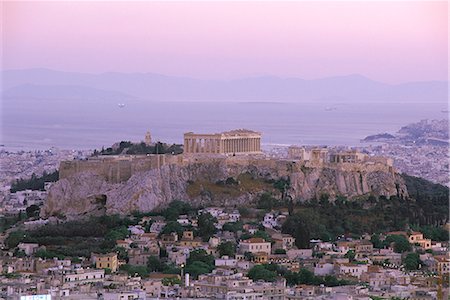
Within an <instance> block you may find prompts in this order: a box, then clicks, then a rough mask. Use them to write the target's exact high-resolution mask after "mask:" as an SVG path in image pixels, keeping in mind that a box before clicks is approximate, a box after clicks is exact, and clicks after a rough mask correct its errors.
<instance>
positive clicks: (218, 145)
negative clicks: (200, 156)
mask: <svg viewBox="0 0 450 300" xmlns="http://www.w3.org/2000/svg"><path fill="white" fill-rule="evenodd" d="M184 153H185V154H195V153H209V154H259V153H261V133H259V132H256V131H252V130H247V129H237V130H232V131H226V132H222V133H214V134H198V133H193V132H188V133H185V134H184Z"/></svg>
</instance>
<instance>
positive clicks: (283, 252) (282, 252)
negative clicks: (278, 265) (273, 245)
mask: <svg viewBox="0 0 450 300" xmlns="http://www.w3.org/2000/svg"><path fill="white" fill-rule="evenodd" d="M274 253H275V254H286V250H284V249H275V252H274Z"/></svg>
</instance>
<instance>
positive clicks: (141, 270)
mask: <svg viewBox="0 0 450 300" xmlns="http://www.w3.org/2000/svg"><path fill="white" fill-rule="evenodd" d="M119 270H121V271H125V272H127V273H128V275H130V276H140V277H148V270H147V267H145V266H133V265H129V264H125V265H121V266H120V267H119Z"/></svg>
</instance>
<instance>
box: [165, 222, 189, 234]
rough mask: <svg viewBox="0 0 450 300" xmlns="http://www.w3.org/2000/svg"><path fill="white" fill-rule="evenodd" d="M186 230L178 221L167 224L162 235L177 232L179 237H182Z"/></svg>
mask: <svg viewBox="0 0 450 300" xmlns="http://www.w3.org/2000/svg"><path fill="white" fill-rule="evenodd" d="M184 230H185V229H184V227H183V226H181V224H180V223H178V222H177V221H170V222H167V224H166V226H164V228H163V229H162V230H161V232H160V235H161V234H169V233H172V232H175V233H176V234H177V235H179V236H181V235H182V234H183V231H184Z"/></svg>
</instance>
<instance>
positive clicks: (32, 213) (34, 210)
mask: <svg viewBox="0 0 450 300" xmlns="http://www.w3.org/2000/svg"><path fill="white" fill-rule="evenodd" d="M39 211H40V208H39V206H37V205H36V204H33V205H30V206H28V207H27V208H26V210H25V212H26V213H27V217H28V218H33V217H38V216H39Z"/></svg>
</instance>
